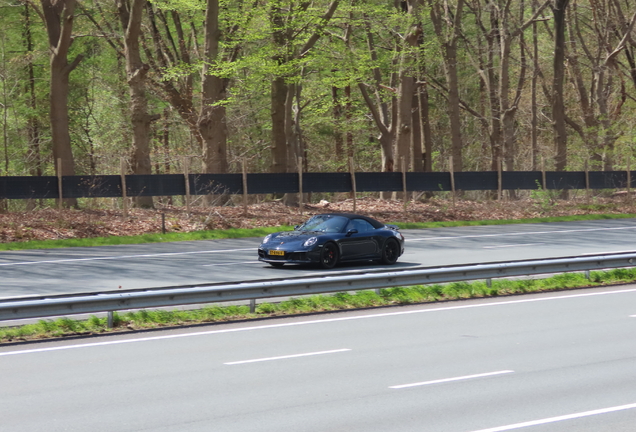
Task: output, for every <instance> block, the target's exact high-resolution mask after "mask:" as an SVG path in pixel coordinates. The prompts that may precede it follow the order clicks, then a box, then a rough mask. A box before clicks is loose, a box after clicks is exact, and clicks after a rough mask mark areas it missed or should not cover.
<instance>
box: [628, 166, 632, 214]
mask: <svg viewBox="0 0 636 432" xmlns="http://www.w3.org/2000/svg"><path fill="white" fill-rule="evenodd" d="M630 165H631V157H630V155H627V200H628V201H627V202H628V203H630V204H631V203H632V171H631V166H630Z"/></svg>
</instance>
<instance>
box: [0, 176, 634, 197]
mask: <svg viewBox="0 0 636 432" xmlns="http://www.w3.org/2000/svg"><path fill="white" fill-rule="evenodd" d="M355 176H356V189H357V191H358V192H400V191H402V189H403V184H402V173H401V172H358V173H355ZM541 177H542V176H541V172H539V171H503V172H502V189H506V190H533V189H538V188H539V187H540V185H542V178H541ZM631 178H632V185H631V186H632V187H635V185H636V172H634V171H632V173H631ZM188 180H189V183H190V193H191V194H192V195H203V194H242V193H243V179H242V175H241V174H235V173H232V174H190V175H189V178H188ZM450 180H451V176H450V173H448V172H432V173H424V172H407V173H406V185H407V190H409V191H431V192H439V191H450V190H451V181H450ZM589 180H590V182H589V187H590V188H591V189H619V188H625V187H626V186H627V172H625V171H590V172H589ZM57 181H58V180H57V177H54V176H42V177H37V176H33V177H31V176H16V177H0V199H29V198H31V199H43V198H48V199H51V198H57V197H58V192H57V191H58V189H57V188H58V184H57ZM247 182H248V191H247V193H249V194H271V193H278V194H280V193H298V190H299V185H298V174H297V173H253V174H247ZM546 186H547V189H552V190H559V189H585V172H582V171H564V172H554V171H550V172H546ZM497 187H498V177H497V172H495V171H485V172H458V173H455V188H456V189H457V190H466V191H468V190H497ZM351 190H352V185H351V174H350V173H347V172H343V173H303V192H332V193H333V192H350V191H351ZM185 193H186V188H185V177H184V176H183V175H182V174H154V175H127V176H126V194H127V195H128V196H129V197H135V196H170V195H181V196H182V195H185ZM62 194H63V196H64V197H65V198H83V197H86V198H93V197H119V196H121V177H120V176H118V175H97V176H64V177H63V182H62Z"/></svg>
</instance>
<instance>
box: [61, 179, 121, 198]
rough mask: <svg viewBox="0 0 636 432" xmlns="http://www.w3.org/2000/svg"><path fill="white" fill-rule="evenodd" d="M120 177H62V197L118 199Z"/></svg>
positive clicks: (119, 194)
mask: <svg viewBox="0 0 636 432" xmlns="http://www.w3.org/2000/svg"><path fill="white" fill-rule="evenodd" d="M120 196H121V176H118V175H96V176H64V177H63V178H62V197H64V198H98V197H120Z"/></svg>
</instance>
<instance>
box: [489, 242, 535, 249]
mask: <svg viewBox="0 0 636 432" xmlns="http://www.w3.org/2000/svg"><path fill="white" fill-rule="evenodd" d="M540 244H543V243H519V244H511V245H503V246H484V247H483V249H501V248H511V247H521V246H536V245H540Z"/></svg>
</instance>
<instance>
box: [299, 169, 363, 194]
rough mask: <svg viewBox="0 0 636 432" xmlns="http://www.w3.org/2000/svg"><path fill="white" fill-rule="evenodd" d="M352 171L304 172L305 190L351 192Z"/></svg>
mask: <svg viewBox="0 0 636 432" xmlns="http://www.w3.org/2000/svg"><path fill="white" fill-rule="evenodd" d="M352 190H353V188H352V187H351V174H350V173H303V192H350V191H352Z"/></svg>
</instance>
